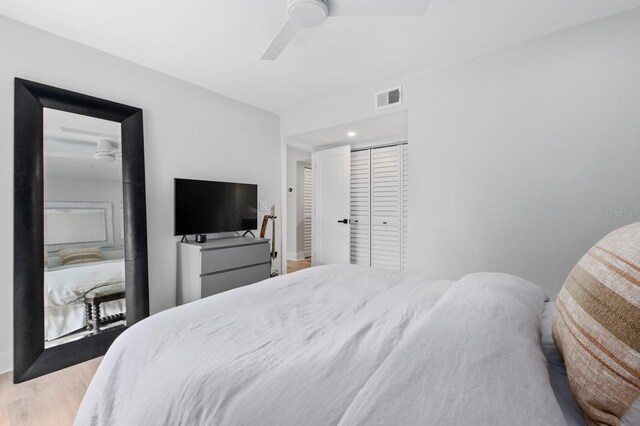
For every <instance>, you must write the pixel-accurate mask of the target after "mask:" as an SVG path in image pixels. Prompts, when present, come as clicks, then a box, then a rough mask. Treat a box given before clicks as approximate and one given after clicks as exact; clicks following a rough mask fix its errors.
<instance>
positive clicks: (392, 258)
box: [371, 146, 403, 270]
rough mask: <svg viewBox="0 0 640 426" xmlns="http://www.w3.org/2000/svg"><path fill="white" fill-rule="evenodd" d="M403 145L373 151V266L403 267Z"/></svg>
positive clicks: (397, 268)
mask: <svg viewBox="0 0 640 426" xmlns="http://www.w3.org/2000/svg"><path fill="white" fill-rule="evenodd" d="M401 150H402V146H391V147H386V148H375V149H372V150H371V206H372V208H371V222H372V232H371V239H372V244H371V250H372V256H371V259H372V262H371V264H372V266H374V267H377V268H384V269H392V270H400V269H401V267H402V233H401V231H402V200H403V182H402V152H401Z"/></svg>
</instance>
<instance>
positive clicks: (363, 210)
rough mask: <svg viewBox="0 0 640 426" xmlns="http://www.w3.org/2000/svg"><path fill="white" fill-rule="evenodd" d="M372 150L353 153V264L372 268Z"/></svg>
mask: <svg viewBox="0 0 640 426" xmlns="http://www.w3.org/2000/svg"><path fill="white" fill-rule="evenodd" d="M370 224H371V150H370V149H366V150H362V151H354V152H352V153H351V263H352V264H354V265H365V266H371V226H370Z"/></svg>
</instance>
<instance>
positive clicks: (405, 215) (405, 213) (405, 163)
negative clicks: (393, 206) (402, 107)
mask: <svg viewBox="0 0 640 426" xmlns="http://www.w3.org/2000/svg"><path fill="white" fill-rule="evenodd" d="M401 150H402V270H403V271H406V270H407V248H408V246H409V227H408V219H409V173H408V170H409V145H407V144H405V145H402V147H401Z"/></svg>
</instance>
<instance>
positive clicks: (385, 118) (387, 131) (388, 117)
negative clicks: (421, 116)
mask: <svg viewBox="0 0 640 426" xmlns="http://www.w3.org/2000/svg"><path fill="white" fill-rule="evenodd" d="M408 120H409V119H408V113H407V111H406V110H402V111H397V112H393V113H389V114H384V115H377V116H375V117H373V118H368V119H365V120H360V121H355V122H352V123H348V124H341V125H339V126H334V127H329V128H326V129H321V130H314V131H312V132H308V133H302V134H299V135H295V136H292V137H291V138H288V139H289V140H288V142H293V145H294V146H295V144H296V143H302V144H304V145H307V146H309V147H310V148H311V149H314V148H318V147H326V146H329V145H342V144H346V143H349V144H351V145H352V146H356V147H357V146H358V145H364V144H367V143H370V142H380V143H384V142H391V141H393V142H399V141H401V140H406V138H407V134H408V131H409V121H408ZM349 132H354V133H355V136H349V135H348V133H349ZM299 147H301V148H304V146H300V145H299Z"/></svg>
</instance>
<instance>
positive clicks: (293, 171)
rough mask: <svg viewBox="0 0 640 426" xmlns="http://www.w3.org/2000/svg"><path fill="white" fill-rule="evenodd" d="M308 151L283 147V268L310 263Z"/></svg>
mask: <svg viewBox="0 0 640 426" xmlns="http://www.w3.org/2000/svg"><path fill="white" fill-rule="evenodd" d="M312 179H313V176H312V165H311V152H308V151H305V150H303V149H298V148H295V147H291V146H288V147H287V179H286V181H287V217H286V222H287V224H286V228H287V272H296V271H299V270H301V269H306V268H309V267H311V238H312V235H311V232H312V225H311V222H312V217H313V210H312V205H311V196H312V188H313V184H312V182H313V180H312Z"/></svg>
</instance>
